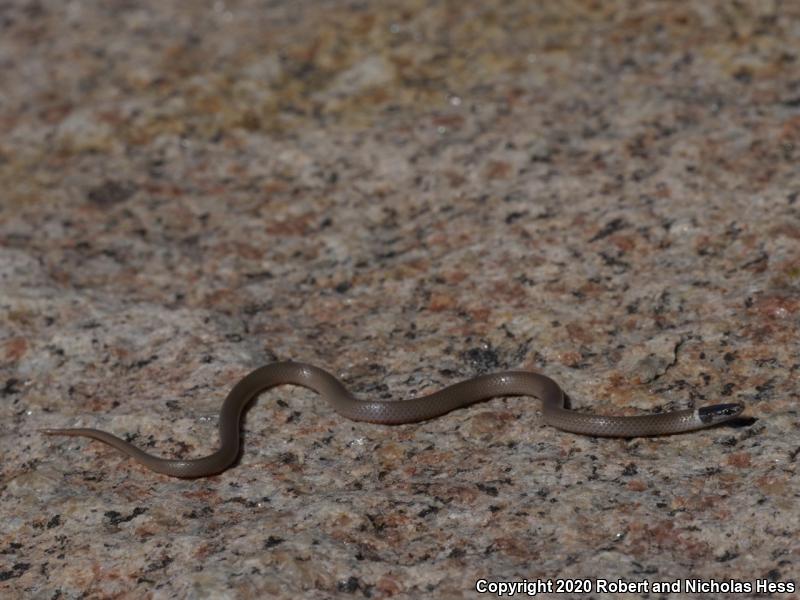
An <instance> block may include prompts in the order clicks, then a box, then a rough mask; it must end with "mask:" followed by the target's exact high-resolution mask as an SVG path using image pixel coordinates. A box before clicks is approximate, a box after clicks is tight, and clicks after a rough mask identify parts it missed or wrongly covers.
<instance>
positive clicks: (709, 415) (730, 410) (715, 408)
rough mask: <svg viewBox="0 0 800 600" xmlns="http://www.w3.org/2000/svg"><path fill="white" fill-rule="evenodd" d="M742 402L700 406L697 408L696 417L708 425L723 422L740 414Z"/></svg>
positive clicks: (742, 408) (742, 407)
mask: <svg viewBox="0 0 800 600" xmlns="http://www.w3.org/2000/svg"><path fill="white" fill-rule="evenodd" d="M743 410H744V404H742V403H740V402H733V403H730V404H712V405H711V406H701V407H700V408H698V409H697V416H698V418H699V419H700V420H701V421H702V422H703V423H706V424H708V425H713V424H715V423H724V422H725V421H730V420H731V419H734V418H736V417H738V416H739V415H740V414H742V411H743Z"/></svg>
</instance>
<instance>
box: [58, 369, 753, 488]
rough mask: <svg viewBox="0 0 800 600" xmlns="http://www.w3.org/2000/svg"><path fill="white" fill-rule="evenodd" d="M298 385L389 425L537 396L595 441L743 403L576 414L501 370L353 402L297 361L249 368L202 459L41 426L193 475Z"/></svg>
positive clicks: (542, 380) (347, 412) (560, 396)
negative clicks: (272, 391)
mask: <svg viewBox="0 0 800 600" xmlns="http://www.w3.org/2000/svg"><path fill="white" fill-rule="evenodd" d="M283 384H293V385H299V386H303V387H306V388H309V389H311V390H314V391H315V392H317V393H319V394H320V395H321V396H322V397H323V398H325V399H326V400H327V401H328V403H329V404H330V405H331V406H333V408H334V409H335V410H336V411H337V412H338V413H340V414H341V415H343V416H345V417H347V418H348V419H352V420H354V421H367V422H370V423H381V424H386V425H395V424H401V423H413V422H416V421H424V420H426V419H432V418H434V417H438V416H439V415H442V414H444V413H447V412H450V411H452V410H454V409H457V408H461V407H464V406H468V405H470V404H473V403H475V402H480V401H482V400H487V399H489V398H494V397H497V396H536V397H538V398H539V399H540V400H541V402H542V414H543V419H544V422H545V423H547V424H548V425H552V426H553V427H557V428H558V429H563V430H565V431H571V432H574V433H580V434H585V435H593V436H606V437H640V436H654V435H664V434H671V433H680V432H684V431H692V430H695V429H702V428H705V427H710V426H712V425H716V424H718V423H722V422H724V421H729V420H731V419H733V418H735V417H736V416H738V415H739V414H740V413H741V412H742V410H743V409H744V406H743V405H742V404H738V403H736V404H714V405H711V406H706V407H701V408H697V409H686V410H679V411H674V412H665V413H659V414H652V415H640V416H634V417H610V416H602V415H594V414H587V413H579V412H575V411H572V410H569V409H567V408H565V405H564V392H563V391H562V390H561V388H560V387H559V385H558V384H557V383H556V382H555V381H553V380H552V379H550V378H549V377H547V376H545V375H542V374H540V373H533V372H530V371H501V372H497V373H492V374H489V375H480V376H478V377H474V378H472V379H469V380H466V381H462V382H460V383H456V384H454V385H450V386H448V387H446V388H444V389H442V390H439V391H438V392H434V393H432V394H429V395H427V396H421V397H419V398H412V399H409V400H399V401H382V400H359V399H357V398H355V397H354V396H353V395H352V394H351V393H350V392H348V391H347V389H346V388H345V387H344V385H343V384H342V382H341V381H340V380H339V379H337V378H336V377H335V376H333V375H331V374H330V373H328V372H327V371H325V370H323V369H320V368H319V367H315V366H313V365H309V364H306V363H301V362H276V363H272V364H268V365H265V366H263V367H260V368H258V369H256V370H255V371H252V372H251V373H250V374H248V375H246V376H245V377H244V378H242V379H241V380H240V381H239V382H238V383H236V385H234V386H233V389H231V391H230V393H229V394H228V396H227V397H226V398H225V401H224V402H223V403H222V408H221V410H220V414H219V435H220V447H219V449H218V450H217V451H216V452H214V453H212V454H209V455H208V456H204V457H202V458H193V459H186V460H184V459H167V458H161V457H158V456H153V455H152V454H148V453H147V452H144V451H143V450H141V449H139V448H137V447H136V446H134V445H133V444H130V443H128V442H126V441H125V440H122V439H120V438H118V437H116V436H114V435H112V434H110V433H108V432H106V431H100V430H98V429H45V430H42V431H43V433H45V434H48V435H70V436H84V437H89V438H93V439H96V440H99V441H101V442H105V443H106V444H109V445H110V446H113V447H114V448H116V449H117V450H120V451H121V452H123V453H125V454H127V455H128V456H130V457H132V458H133V459H135V460H137V461H138V462H140V463H141V464H143V465H144V466H145V467H147V468H149V469H152V470H153V471H157V472H159V473H163V474H164V475H169V476H171V477H181V478H194V477H207V476H209V475H215V474H217V473H220V472H222V471H224V470H226V469H227V468H228V467H230V466H231V465H232V464H233V463H234V462H235V461H236V458H237V456H238V454H239V429H240V419H241V416H242V413H243V411H244V409H245V407H246V406H247V405H248V404H249V403H250V402H251V401H252V400H253V399H254V398H255V397H256V396H258V395H259V394H260V393H261V392H263V391H264V390H266V389H268V388H271V387H275V386H277V385H283Z"/></svg>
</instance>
